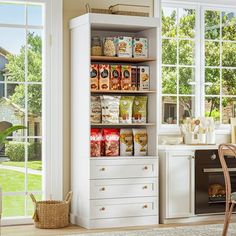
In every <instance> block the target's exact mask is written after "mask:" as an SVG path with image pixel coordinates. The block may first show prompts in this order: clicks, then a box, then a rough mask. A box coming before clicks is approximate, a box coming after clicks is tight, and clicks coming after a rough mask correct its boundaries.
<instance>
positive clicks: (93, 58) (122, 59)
mask: <svg viewBox="0 0 236 236" xmlns="http://www.w3.org/2000/svg"><path fill="white" fill-rule="evenodd" d="M91 61H92V62H95V61H97V62H98V61H99V62H101V61H106V62H128V63H139V62H149V61H156V58H154V57H148V58H129V57H106V56H91Z"/></svg>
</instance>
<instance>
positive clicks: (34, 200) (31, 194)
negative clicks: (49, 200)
mask: <svg viewBox="0 0 236 236" xmlns="http://www.w3.org/2000/svg"><path fill="white" fill-rule="evenodd" d="M30 197H31V199H32V201H33V203H35V204H36V203H37V201H36V199H35V197H34V194H33V193H30Z"/></svg>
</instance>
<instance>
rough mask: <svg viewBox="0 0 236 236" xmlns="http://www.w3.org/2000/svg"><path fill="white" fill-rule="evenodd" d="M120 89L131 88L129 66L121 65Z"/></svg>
mask: <svg viewBox="0 0 236 236" xmlns="http://www.w3.org/2000/svg"><path fill="white" fill-rule="evenodd" d="M121 90H131V66H130V65H122V66H121Z"/></svg>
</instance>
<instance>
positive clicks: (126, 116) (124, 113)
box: [119, 96, 134, 124]
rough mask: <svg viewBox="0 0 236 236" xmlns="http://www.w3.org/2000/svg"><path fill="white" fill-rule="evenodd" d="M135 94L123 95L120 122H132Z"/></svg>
mask: <svg viewBox="0 0 236 236" xmlns="http://www.w3.org/2000/svg"><path fill="white" fill-rule="evenodd" d="M133 101H134V96H122V97H121V99H120V117H119V121H120V123H128V124H131V123H132V108H133Z"/></svg>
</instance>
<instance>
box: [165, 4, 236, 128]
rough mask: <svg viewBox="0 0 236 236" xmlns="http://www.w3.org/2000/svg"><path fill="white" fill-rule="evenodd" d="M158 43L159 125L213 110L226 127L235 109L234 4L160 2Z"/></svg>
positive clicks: (174, 123) (235, 26)
mask: <svg viewBox="0 0 236 236" xmlns="http://www.w3.org/2000/svg"><path fill="white" fill-rule="evenodd" d="M161 43H162V65H161V69H162V78H161V87H162V92H161V105H162V120H161V123H162V126H163V125H164V126H163V127H166V125H167V126H168V127H169V128H170V129H172V128H171V127H173V129H172V131H173V130H174V129H176V128H177V126H178V124H180V123H181V122H182V121H183V119H184V118H186V117H199V116H212V117H214V119H215V121H216V123H218V124H222V125H223V126H222V127H225V128H228V127H229V126H224V125H227V124H229V121H230V118H231V117H235V115H236V114H235V104H236V89H235V88H236V8H235V10H234V8H232V7H229V8H225V7H224V8H222V7H220V6H218V7H215V6H214V7H213V6H212V7H210V6H209V5H208V6H207V7H205V6H204V4H202V5H201V6H199V4H198V6H195V5H194V4H191V5H189V6H187V5H183V4H176V3H175V4H171V3H164V4H163V7H162V36H161ZM202 98H204V99H202ZM162 130H163V129H162Z"/></svg>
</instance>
